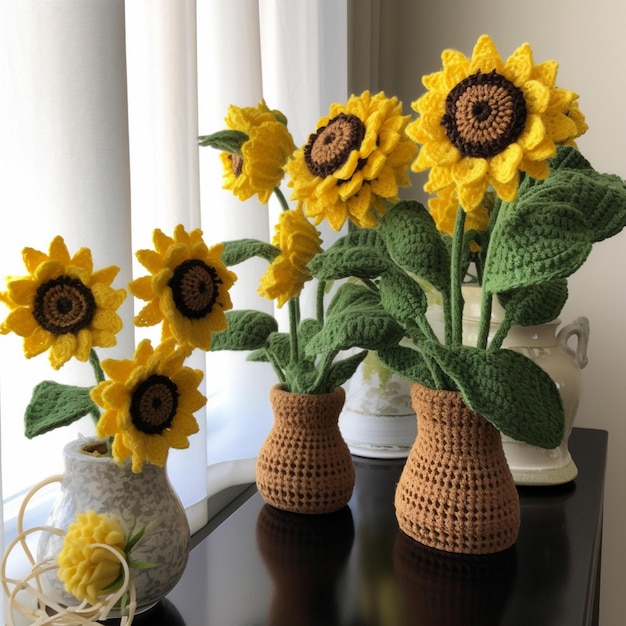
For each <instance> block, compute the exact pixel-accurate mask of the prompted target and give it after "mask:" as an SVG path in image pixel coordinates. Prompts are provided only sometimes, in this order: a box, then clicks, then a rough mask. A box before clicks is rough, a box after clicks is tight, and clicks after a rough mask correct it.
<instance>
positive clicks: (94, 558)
mask: <svg viewBox="0 0 626 626" xmlns="http://www.w3.org/2000/svg"><path fill="white" fill-rule="evenodd" d="M125 542H126V540H125V536H124V530H123V529H122V526H121V525H120V523H119V522H118V520H117V519H115V518H114V517H110V516H109V515H104V514H103V515H100V514H98V513H96V512H95V511H92V510H89V511H86V512H85V513H79V514H78V515H77V516H76V522H75V523H74V524H72V525H71V526H70V527H69V529H68V531H67V535H66V536H65V539H64V541H63V549H62V550H61V552H60V553H59V556H58V557H57V562H58V564H59V571H58V576H59V578H60V579H61V580H62V581H63V583H64V585H65V589H66V591H68V592H69V593H71V594H72V595H74V596H75V597H76V598H77V599H78V600H81V601H83V600H88V601H89V602H91V604H95V603H96V602H98V596H100V595H103V594H104V593H106V591H105V589H107V587H109V586H110V585H111V584H112V583H113V582H115V580H116V579H117V578H118V577H119V575H120V573H121V571H122V564H121V561H120V558H118V557H117V556H116V555H115V554H114V553H113V552H111V551H109V550H107V549H106V548H103V547H102V546H98V545H96V544H105V545H107V546H111V547H112V548H113V549H114V550H115V551H116V552H117V553H118V554H119V555H120V557H121V558H122V559H125V558H126V556H125V553H124V546H125Z"/></svg>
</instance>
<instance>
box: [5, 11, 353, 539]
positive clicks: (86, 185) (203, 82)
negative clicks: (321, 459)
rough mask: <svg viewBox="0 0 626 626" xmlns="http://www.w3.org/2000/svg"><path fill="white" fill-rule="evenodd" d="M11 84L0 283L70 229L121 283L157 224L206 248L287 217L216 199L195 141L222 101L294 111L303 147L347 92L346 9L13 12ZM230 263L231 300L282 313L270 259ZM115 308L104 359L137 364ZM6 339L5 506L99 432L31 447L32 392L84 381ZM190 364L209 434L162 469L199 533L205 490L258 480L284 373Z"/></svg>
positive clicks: (211, 361) (233, 360)
mask: <svg viewBox="0 0 626 626" xmlns="http://www.w3.org/2000/svg"><path fill="white" fill-rule="evenodd" d="M0 86H1V95H0V99H1V100H0V104H1V108H0V136H1V137H2V140H1V141H0V207H1V209H0V210H1V216H2V227H1V228H0V267H1V268H2V272H0V274H1V275H2V276H0V278H4V276H6V275H8V274H20V273H23V271H24V268H23V266H22V264H21V249H22V248H23V247H24V246H26V245H28V246H31V247H35V248H37V249H41V250H45V249H47V246H48V244H49V242H50V241H51V240H52V238H53V237H54V236H55V235H57V234H61V235H63V237H64V238H65V240H66V243H67V245H68V247H69V249H70V251H71V252H73V251H75V250H76V249H78V248H79V247H81V246H88V247H89V248H91V249H92V252H93V255H94V262H95V264H96V266H97V267H104V266H105V265H109V264H116V265H119V266H120V267H121V268H122V271H121V272H120V275H119V276H118V279H117V280H116V283H115V284H116V286H122V285H124V284H125V283H126V282H128V281H129V280H130V279H131V277H132V276H133V272H135V275H137V272H139V273H143V269H142V268H141V267H138V266H137V264H136V262H135V261H134V255H133V252H134V251H135V250H137V249H139V248H145V247H151V234H152V230H153V229H154V228H156V227H158V228H161V229H162V230H164V231H165V232H171V231H172V229H173V228H174V226H175V225H176V224H178V223H182V224H183V225H185V227H187V228H194V227H197V226H200V227H201V228H202V229H203V232H204V235H205V240H206V241H207V243H209V244H211V243H217V242H219V241H222V240H226V239H234V238H239V237H259V238H262V239H265V240H269V238H270V237H271V235H272V231H273V221H274V218H275V215H276V209H275V208H274V207H270V208H269V209H268V208H267V207H265V206H262V205H260V204H259V203H258V202H257V201H256V200H255V199H251V200H249V201H247V202H243V203H242V202H240V201H239V200H237V199H235V198H234V197H233V196H232V195H231V194H230V192H226V191H224V190H222V189H221V187H222V173H221V165H220V163H219V159H218V155H217V153H216V152H215V151H213V150H212V149H210V148H202V149H199V148H198V146H197V139H196V138H197V136H198V135H199V134H209V133H211V132H214V131H216V130H219V129H222V128H223V127H224V117H225V115H226V111H227V107H228V105H229V104H231V103H233V104H237V105H239V106H255V105H256V104H257V103H258V102H259V101H260V99H261V98H262V97H264V98H265V99H266V101H267V103H268V105H269V106H270V107H271V108H278V109H281V110H282V111H283V112H284V113H285V114H286V115H287V117H288V118H289V127H290V129H291V131H292V133H293V135H294V138H295V141H296V143H297V144H301V143H303V142H304V141H306V139H307V137H308V134H309V133H310V132H312V131H313V130H314V127H315V123H316V121H317V119H318V118H319V117H320V116H321V115H323V114H326V113H327V111H328V107H329V105H330V103H331V102H333V101H343V100H345V99H346V97H347V9H346V3H345V0H341V1H337V0H319V1H310V0H259V1H257V0H229V2H212V1H208V0H200V1H198V2H196V1H195V0H131V1H129V2H127V3H124V1H123V0H3V2H2V3H1V6H0ZM324 236H325V239H326V241H329V240H330V233H326V232H325V233H324ZM234 269H235V271H236V273H237V274H238V277H239V278H238V281H237V284H236V286H235V287H234V289H233V290H232V292H231V295H232V298H233V301H234V304H235V306H236V307H237V308H250V307H255V308H259V309H263V310H265V311H268V312H273V306H272V303H271V302H269V301H266V300H262V299H261V298H260V297H258V296H257V295H256V288H257V284H258V280H259V278H260V276H261V274H262V273H263V272H264V269H265V267H264V265H263V263H262V262H255V261H249V262H246V263H245V264H242V265H241V266H237V267H236V268H234ZM305 299H306V298H305ZM4 314H5V313H4V312H3V313H2V315H4ZM121 314H122V316H123V319H124V322H125V325H124V330H123V331H122V333H121V334H120V335H119V336H118V346H117V347H116V348H114V349H111V350H107V351H106V355H105V356H107V357H109V356H110V357H113V358H121V357H122V356H123V357H126V356H128V355H129V354H132V350H133V348H134V344H135V342H136V340H137V339H139V338H140V337H141V336H142V334H143V332H145V331H142V332H139V331H137V330H134V329H133V324H132V317H133V304H132V299H130V298H129V299H128V300H127V303H125V305H124V308H123V310H122V312H121ZM280 314H282V312H279V318H280ZM155 332H156V331H155ZM146 334H147V335H148V336H149V335H150V333H149V332H147V333H146ZM135 335H136V336H135ZM0 341H1V342H2V347H1V348H0V388H1V391H2V393H1V404H0V408H1V426H2V432H1V435H2V457H1V458H2V470H3V471H2V477H3V487H4V496H5V499H6V500H5V505H6V503H7V502H10V500H11V498H12V497H13V496H19V494H20V493H21V492H23V490H24V489H25V488H27V487H28V486H29V485H32V484H33V483H35V482H37V481H38V480H40V479H41V478H43V477H45V476H47V475H49V474H53V473H57V472H58V471H61V469H62V465H61V449H62V446H63V444H64V443H65V442H67V441H69V439H71V438H73V436H74V434H75V433H77V432H84V433H86V434H91V432H92V429H93V426H92V425H91V424H90V422H89V420H88V419H87V418H86V419H84V420H81V421H80V422H78V423H77V424H76V425H75V426H73V427H68V428H64V429H60V430H58V431H55V432H53V433H49V434H46V435H45V436H43V437H40V438H36V439H34V440H32V441H29V440H27V439H25V437H24V436H23V423H22V415H23V411H24V408H25V406H26V404H27V403H28V400H29V397H30V393H31V390H32V387H33V385H34V384H35V383H36V382H38V381H39V380H43V379H44V378H54V379H55V380H60V381H62V382H74V383H76V384H84V380H85V376H90V372H89V370H88V367H89V366H87V365H85V364H80V363H73V362H71V363H69V364H67V365H66V366H64V367H63V368H62V370H60V371H59V372H53V371H51V368H50V366H49V364H48V361H47V357H46V356H40V357H37V358H35V359H31V360H29V361H27V360H26V359H24V358H23V357H22V355H21V340H20V339H19V338H17V337H15V336H4V337H1V338H0ZM193 359H194V362H193V363H192V365H193V366H195V367H203V368H205V371H206V376H205V389H204V391H205V393H206V395H207V397H208V398H209V401H208V404H207V408H206V412H204V413H203V414H202V415H198V417H199V418H200V422H201V423H202V430H201V434H200V435H196V436H194V437H192V438H191V449H190V450H185V451H173V452H172V454H171V455H170V459H169V461H168V470H169V473H170V476H171V478H172V482H173V483H174V486H175V488H176V489H177V490H178V492H179V493H180V495H181V498H182V499H183V502H184V504H185V505H186V507H187V510H188V513H189V518H190V522H191V526H192V529H194V530H195V529H197V528H199V527H200V526H201V525H202V524H203V523H204V522H205V521H206V498H207V497H208V495H210V494H211V493H214V492H216V491H218V490H220V489H221V488H223V487H225V486H228V485H231V484H239V483H245V482H252V481H254V457H255V456H256V453H257V451H258V448H259V446H260V444H261V442H262V440H263V438H264V437H265V435H266V433H267V431H268V429H269V427H270V425H271V419H272V418H271V412H270V407H269V403H268V399H267V396H268V390H269V387H270V386H271V385H272V384H273V383H274V382H275V378H274V375H273V372H272V371H271V370H270V368H269V366H266V365H264V364H263V365H262V364H259V363H247V362H245V354H232V353H210V354H208V355H207V357H206V363H205V357H204V355H198V354H196V355H194V357H193ZM85 368H87V370H86V369H85ZM81 381H82V382H81ZM207 467H208V469H209V471H208V476H207ZM11 510H14V509H11ZM11 514H12V513H11V512H10V511H7V506H5V517H6V516H8V515H11Z"/></svg>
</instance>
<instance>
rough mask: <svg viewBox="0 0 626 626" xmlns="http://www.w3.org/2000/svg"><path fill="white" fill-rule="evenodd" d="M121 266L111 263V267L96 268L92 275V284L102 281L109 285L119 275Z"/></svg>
mask: <svg viewBox="0 0 626 626" xmlns="http://www.w3.org/2000/svg"><path fill="white" fill-rule="evenodd" d="M119 271H120V268H119V267H117V265H109V267H103V268H102V269H100V270H96V271H95V272H93V274H92V275H91V281H90V284H92V285H94V284H96V283H102V284H104V285H106V286H107V287H109V286H110V285H111V283H112V282H113V281H114V280H115V277H116V276H117V275H118V273H119Z"/></svg>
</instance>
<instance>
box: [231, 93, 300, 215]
mask: <svg viewBox="0 0 626 626" xmlns="http://www.w3.org/2000/svg"><path fill="white" fill-rule="evenodd" d="M226 124H227V126H228V128H230V129H231V130H236V131H239V132H242V133H244V134H245V135H247V137H248V139H247V140H246V141H244V142H243V144H242V146H241V154H240V155H239V154H233V153H229V152H221V153H220V158H221V160H222V164H223V166H224V180H225V182H224V189H229V190H230V191H232V192H233V193H234V194H235V196H237V198H239V199H240V200H247V199H248V198H251V197H252V196H253V195H254V194H257V195H258V197H259V200H260V201H261V202H262V203H263V204H266V203H267V201H268V200H269V198H270V196H271V195H272V192H273V191H274V188H275V187H277V186H278V185H279V184H280V181H281V180H282V179H283V176H284V174H285V172H284V170H283V166H284V165H285V163H286V162H287V159H288V158H289V157H290V156H291V155H292V154H293V152H294V150H295V149H296V146H295V144H294V142H293V138H292V137H291V134H290V132H289V131H288V130H287V125H286V119H285V117H284V115H282V113H280V112H279V111H270V110H269V108H268V107H267V105H266V104H265V102H264V101H261V103H260V104H259V105H258V106H257V107H243V108H240V107H237V106H235V105H231V106H229V107H228V115H227V117H226Z"/></svg>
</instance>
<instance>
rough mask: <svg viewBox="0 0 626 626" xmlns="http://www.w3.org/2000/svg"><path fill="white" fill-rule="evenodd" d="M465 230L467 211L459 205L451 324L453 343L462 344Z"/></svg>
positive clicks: (452, 262) (452, 257) (452, 269)
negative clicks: (462, 264)
mask: <svg viewBox="0 0 626 626" xmlns="http://www.w3.org/2000/svg"><path fill="white" fill-rule="evenodd" d="M464 231H465V211H464V210H463V207H461V206H459V208H458V209H457V212H456V222H455V224H454V236H453V237H452V250H451V254H450V326H451V327H452V331H451V338H452V345H454V346H460V345H461V344H462V343H463V328H462V325H461V324H462V317H463V296H462V294H461V282H462V280H463V275H462V271H461V259H462V252H463V250H462V249H463V240H464Z"/></svg>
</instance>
